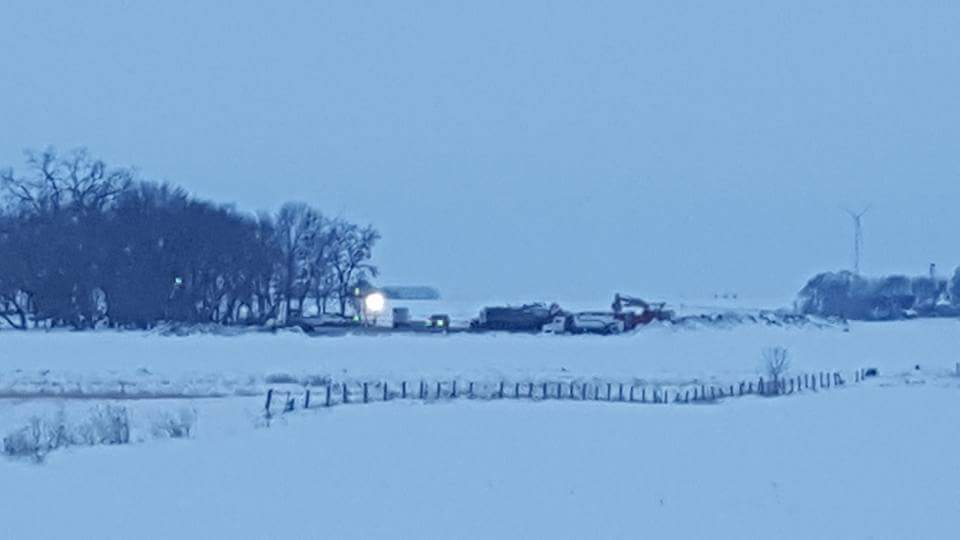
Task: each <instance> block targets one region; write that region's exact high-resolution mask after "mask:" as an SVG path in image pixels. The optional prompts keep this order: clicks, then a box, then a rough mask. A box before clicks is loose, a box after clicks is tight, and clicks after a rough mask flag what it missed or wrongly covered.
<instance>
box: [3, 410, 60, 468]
mask: <svg viewBox="0 0 960 540" xmlns="http://www.w3.org/2000/svg"><path fill="white" fill-rule="evenodd" d="M48 451H49V448H47V447H46V445H45V444H44V443H43V425H42V421H41V420H40V419H39V418H36V417H34V418H31V419H30V424H29V425H27V426H25V427H23V428H20V429H18V430H16V431H14V432H13V433H10V434H8V435H7V436H6V437H4V438H3V453H4V455H7V456H10V457H30V458H33V459H34V460H36V461H38V462H39V461H43V458H44V456H46V455H47V452H48Z"/></svg>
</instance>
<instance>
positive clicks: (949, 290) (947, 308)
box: [797, 268, 960, 321]
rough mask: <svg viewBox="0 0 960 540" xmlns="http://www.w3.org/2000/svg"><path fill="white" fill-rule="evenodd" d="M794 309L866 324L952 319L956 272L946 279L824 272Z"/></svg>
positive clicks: (958, 307) (957, 299) (959, 288)
mask: <svg viewBox="0 0 960 540" xmlns="http://www.w3.org/2000/svg"><path fill="white" fill-rule="evenodd" d="M797 307H798V309H799V310H800V312H801V313H805V314H808V315H819V316H825V317H842V318H845V319H854V320H868V321H869V320H892V319H902V318H907V317H954V316H958V315H960V268H958V269H957V272H956V273H955V274H954V275H953V277H952V278H950V279H946V278H941V277H934V276H916V277H908V276H900V275H894V276H886V277H879V278H869V277H864V276H861V275H859V274H856V273H854V272H849V271H843V272H825V273H822V274H818V275H817V276H814V277H813V278H812V279H811V280H810V281H808V282H807V284H806V285H805V286H804V287H803V289H802V290H801V291H800V294H799V297H798V301H797Z"/></svg>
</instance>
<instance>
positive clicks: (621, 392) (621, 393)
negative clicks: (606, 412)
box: [620, 383, 623, 401]
mask: <svg viewBox="0 0 960 540" xmlns="http://www.w3.org/2000/svg"><path fill="white" fill-rule="evenodd" d="M620 401H623V383H620Z"/></svg>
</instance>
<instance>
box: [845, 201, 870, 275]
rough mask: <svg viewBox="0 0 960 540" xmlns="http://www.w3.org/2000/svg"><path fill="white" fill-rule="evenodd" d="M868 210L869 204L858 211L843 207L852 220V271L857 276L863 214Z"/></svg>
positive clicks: (861, 241) (858, 273) (861, 247)
mask: <svg viewBox="0 0 960 540" xmlns="http://www.w3.org/2000/svg"><path fill="white" fill-rule="evenodd" d="M869 211H870V205H869V204H868V205H867V206H865V207H864V208H863V210H860V211H859V212H855V211H853V210H850V209H849V208H847V209H845V212H846V213H847V214H848V215H849V216H850V219H852V220H853V273H854V274H856V275H858V276H859V275H860V256H861V255H862V254H863V216H864V215H866V213H867V212H869Z"/></svg>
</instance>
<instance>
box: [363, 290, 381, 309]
mask: <svg viewBox="0 0 960 540" xmlns="http://www.w3.org/2000/svg"><path fill="white" fill-rule="evenodd" d="M386 303H387V301H386V298H384V297H383V295H382V294H380V293H378V292H375V293H370V294H368V295H367V297H366V298H364V299H363V305H364V307H366V308H367V311H368V312H370V313H380V312H381V311H383V307H384V305H385V304H386Z"/></svg>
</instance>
